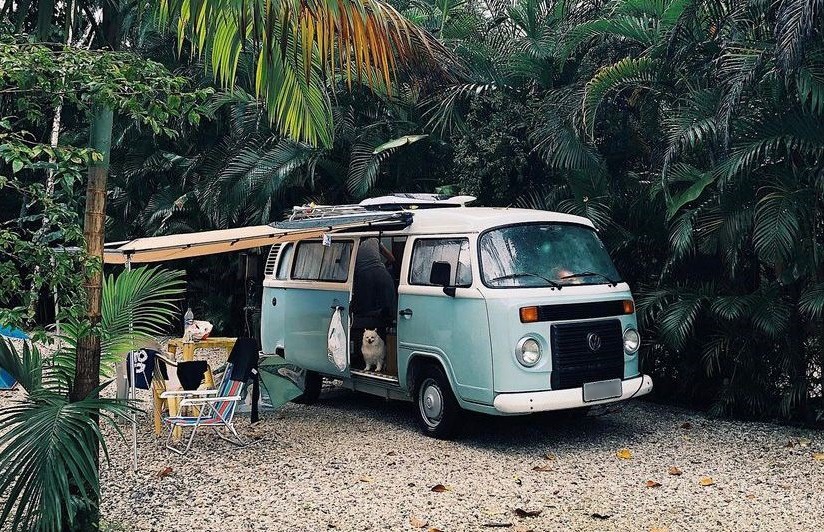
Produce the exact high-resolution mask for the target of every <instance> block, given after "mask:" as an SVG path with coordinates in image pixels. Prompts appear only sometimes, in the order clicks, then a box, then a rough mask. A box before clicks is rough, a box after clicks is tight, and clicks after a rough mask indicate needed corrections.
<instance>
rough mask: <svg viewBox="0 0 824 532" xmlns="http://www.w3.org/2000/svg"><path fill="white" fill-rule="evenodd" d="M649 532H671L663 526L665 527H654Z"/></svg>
mask: <svg viewBox="0 0 824 532" xmlns="http://www.w3.org/2000/svg"><path fill="white" fill-rule="evenodd" d="M649 532H669V528H667V527H665V526H663V527H657V526H654V527H652V528H650V529H649Z"/></svg>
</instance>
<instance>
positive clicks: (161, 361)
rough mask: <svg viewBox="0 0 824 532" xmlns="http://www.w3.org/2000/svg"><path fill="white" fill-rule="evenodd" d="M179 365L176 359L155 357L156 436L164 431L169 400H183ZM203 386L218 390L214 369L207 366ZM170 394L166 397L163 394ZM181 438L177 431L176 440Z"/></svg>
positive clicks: (153, 380)
mask: <svg viewBox="0 0 824 532" xmlns="http://www.w3.org/2000/svg"><path fill="white" fill-rule="evenodd" d="M177 367H178V363H177V362H175V361H174V359H169V358H166V357H164V356H162V355H160V354H156V355H155V370H154V374H153V375H152V399H153V403H154V408H153V410H154V430H155V435H157V436H160V434H161V432H162V430H163V413H164V412H166V411H167V410H168V409H169V398H176V399H182V398H184V397H182V396H183V395H185V394H184V393H180V392H177V391H178V390H181V389H182V388H183V386H182V384H181V383H180V381H179V380H178V378H177V373H176V370H177ZM203 386H205V387H206V388H209V389H211V388H216V386H215V378H214V375H213V373H212V368H211V367H209V366H208V364H207V366H206V372H205V373H204V374H203ZM166 392H173V393H169V394H167V395H166V396H164V395H163V394H164V393H166ZM179 438H180V431H177V434H176V439H179Z"/></svg>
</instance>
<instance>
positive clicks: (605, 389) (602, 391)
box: [584, 379, 621, 403]
mask: <svg viewBox="0 0 824 532" xmlns="http://www.w3.org/2000/svg"><path fill="white" fill-rule="evenodd" d="M615 397H621V379H612V380H608V381H598V382H587V383H585V384H584V402H585V403H588V402H590V401H601V400H603V399H612V398H615Z"/></svg>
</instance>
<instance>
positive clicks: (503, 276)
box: [489, 272, 563, 290]
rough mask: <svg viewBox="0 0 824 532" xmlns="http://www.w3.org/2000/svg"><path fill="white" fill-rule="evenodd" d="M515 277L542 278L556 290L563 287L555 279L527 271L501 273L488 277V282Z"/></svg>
mask: <svg viewBox="0 0 824 532" xmlns="http://www.w3.org/2000/svg"><path fill="white" fill-rule="evenodd" d="M516 277H537V278H538V279H543V280H544V281H546V282H547V283H548V284H549V285H550V286H552V287H555V288H557V289H558V290H560V289H561V288H563V285H561V284H560V283H556V282H555V281H553V280H552V279H547V278H546V277H544V276H543V275H538V274H537V273H529V272H515V273H509V274H507V275H502V276H500V277H495V278H494V279H490V280H489V282H490V283H494V282H495V281H503V280H506V279H515V278H516Z"/></svg>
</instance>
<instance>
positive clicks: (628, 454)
mask: <svg viewBox="0 0 824 532" xmlns="http://www.w3.org/2000/svg"><path fill="white" fill-rule="evenodd" d="M615 456H617V457H618V458H620V459H621V460H629V459H630V458H632V451H630V450H629V449H620V450H619V451H618V452H617V453H615Z"/></svg>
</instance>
